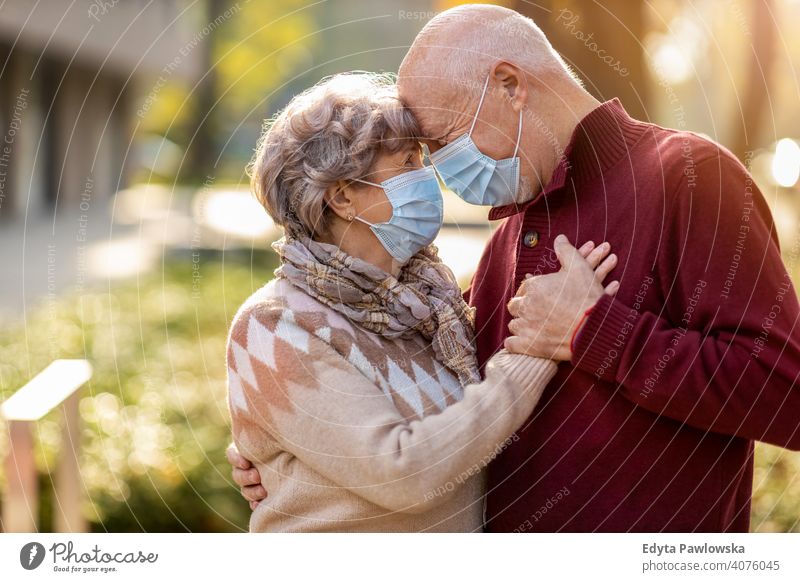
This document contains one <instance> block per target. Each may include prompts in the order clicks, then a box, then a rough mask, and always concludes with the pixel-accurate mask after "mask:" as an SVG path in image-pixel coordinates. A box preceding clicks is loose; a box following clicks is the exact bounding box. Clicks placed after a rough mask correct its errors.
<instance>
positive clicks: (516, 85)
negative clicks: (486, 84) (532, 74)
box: [492, 61, 528, 112]
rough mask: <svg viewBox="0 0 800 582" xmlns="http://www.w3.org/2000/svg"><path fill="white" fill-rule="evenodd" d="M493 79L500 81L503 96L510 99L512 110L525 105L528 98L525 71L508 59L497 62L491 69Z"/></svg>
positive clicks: (519, 108) (517, 109)
mask: <svg viewBox="0 0 800 582" xmlns="http://www.w3.org/2000/svg"><path fill="white" fill-rule="evenodd" d="M492 74H493V76H494V78H495V80H496V81H497V82H498V83H500V87H501V90H502V91H503V97H505V98H506V99H508V100H509V101H511V106H512V107H513V108H514V111H517V112H518V111H520V110H521V109H522V108H523V107H525V101H526V99H527V98H528V77H527V76H526V75H525V71H523V70H522V69H520V68H519V67H518V66H517V65H514V64H512V63H509V62H508V61H500V62H498V63H497V64H496V65H495V66H494V69H493V71H492Z"/></svg>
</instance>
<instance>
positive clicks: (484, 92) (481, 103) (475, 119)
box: [467, 71, 492, 137]
mask: <svg viewBox="0 0 800 582" xmlns="http://www.w3.org/2000/svg"><path fill="white" fill-rule="evenodd" d="M491 76H492V73H491V71H490V72H489V74H488V75H486V82H485V83H484V84H483V92H482V93H481V100H480V101H479V102H478V110H477V111H476V112H475V117H474V118H473V120H472V127H470V128H469V133H468V134H467V135H469V136H470V137H472V130H473V129H475V124H476V123H477V122H478V114H479V113H480V112H481V106H482V105H483V100H484V98H485V97H486V88H487V87H488V86H489V77H491Z"/></svg>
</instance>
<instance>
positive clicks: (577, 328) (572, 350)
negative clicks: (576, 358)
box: [569, 305, 594, 354]
mask: <svg viewBox="0 0 800 582" xmlns="http://www.w3.org/2000/svg"><path fill="white" fill-rule="evenodd" d="M592 309H594V305H592V306H591V307H590V308H589V309H587V310H586V311H584V312H583V317H581V320H580V321H579V322H578V325H576V326H575V329H574V330H573V331H572V338H571V339H570V340H569V351H570V353H572V354H574V353H575V337H576V336H577V335H578V332H579V331H580V330H581V329H582V328H583V324H584V322H585V321H586V318H587V317H589V314H590V313H591V312H592Z"/></svg>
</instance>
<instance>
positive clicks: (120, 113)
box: [0, 0, 200, 224]
mask: <svg viewBox="0 0 800 582" xmlns="http://www.w3.org/2000/svg"><path fill="white" fill-rule="evenodd" d="M190 10H191V5H189V4H188V3H183V2H180V1H177V0H174V1H173V0H160V1H158V2H147V1H145V0H125V1H124V2H121V1H120V0H79V1H77V2H72V3H67V2H63V1H61V0H44V1H42V2H38V3H36V4H35V6H34V5H33V4H32V3H31V2H29V1H27V0H6V1H5V2H3V3H2V6H0V63H2V64H1V65H0V127H2V128H3V133H4V135H3V138H2V144H0V223H6V224H8V223H9V222H19V221H21V220H33V219H34V218H35V216H37V215H38V216H42V215H44V216H48V215H55V213H56V211H58V213H64V212H66V213H72V212H80V211H81V207H82V206H85V205H86V204H87V203H89V199H91V201H92V202H94V201H97V200H102V199H106V200H107V199H108V198H109V197H110V196H112V195H113V193H114V192H116V191H117V190H119V189H121V188H123V187H124V186H125V185H126V182H127V176H128V173H127V171H126V170H127V168H128V167H129V166H130V164H131V163H132V150H131V136H132V134H133V130H134V128H135V125H136V120H137V117H136V97H137V95H139V94H141V93H142V92H146V91H147V86H148V85H150V84H153V83H157V82H158V79H160V78H161V77H163V76H164V75H165V74H169V76H170V78H175V79H180V78H182V79H184V80H187V79H193V78H196V77H197V75H198V70H199V68H200V67H199V66H198V63H197V59H196V57H195V56H194V55H193V54H192V51H190V50H187V49H186V47H189V46H191V43H192V36H193V34H195V33H194V31H195V30H196V25H197V24H198V23H197V22H195V21H196V20H197V19H196V18H194V20H193V15H192V14H191V12H190ZM143 88H144V91H143Z"/></svg>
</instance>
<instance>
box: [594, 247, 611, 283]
mask: <svg viewBox="0 0 800 582" xmlns="http://www.w3.org/2000/svg"><path fill="white" fill-rule="evenodd" d="M616 266H617V255H614V254H611V255H608V256H607V257H606V258H605V260H604V261H603V262H602V263H600V265H598V266H597V268H596V269H595V270H594V278H595V279H597V281H598V282H600V283H602V282H603V280H604V279H605V278H606V277H607V276H608V274H609V273H610V272H611V271H613V270H614V267H616Z"/></svg>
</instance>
